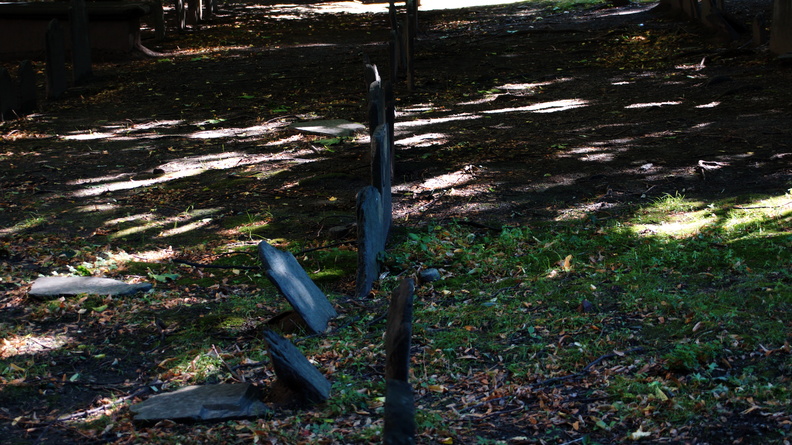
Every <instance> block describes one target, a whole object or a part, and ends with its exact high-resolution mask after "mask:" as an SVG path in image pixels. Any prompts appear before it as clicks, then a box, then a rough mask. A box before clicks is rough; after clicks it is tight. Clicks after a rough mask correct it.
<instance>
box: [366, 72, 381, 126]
mask: <svg viewBox="0 0 792 445" xmlns="http://www.w3.org/2000/svg"><path fill="white" fill-rule="evenodd" d="M367 114H368V119H369V136H372V137H373V135H374V130H376V129H377V127H378V126H379V125H380V124H382V123H383V122H385V94H384V92H383V90H382V82H381V81H374V82H371V84H370V85H369V89H368V110H367Z"/></svg>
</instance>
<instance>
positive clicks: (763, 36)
mask: <svg viewBox="0 0 792 445" xmlns="http://www.w3.org/2000/svg"><path fill="white" fill-rule="evenodd" d="M751 25H752V28H753V44H754V45H756V46H761V45H764V44H765V43H767V42H768V41H769V40H770V35H769V33H768V32H767V23H766V21H765V17H764V14H762V13H759V14H757V15H756V16H755V17H754V19H753V22H752V23H751Z"/></svg>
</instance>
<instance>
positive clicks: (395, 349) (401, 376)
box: [385, 278, 415, 382]
mask: <svg viewBox="0 0 792 445" xmlns="http://www.w3.org/2000/svg"><path fill="white" fill-rule="evenodd" d="M414 292H415V283H414V282H413V280H412V279H411V278H405V279H403V280H402V281H401V283H399V287H397V288H396V290H394V291H393V294H392V295H391V301H390V308H389V309H388V325H387V330H386V331H385V378H386V379H387V380H402V381H405V382H406V381H407V380H408V379H409V376H410V345H411V344H412V316H413V294H414Z"/></svg>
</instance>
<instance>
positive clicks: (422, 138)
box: [395, 133, 448, 148]
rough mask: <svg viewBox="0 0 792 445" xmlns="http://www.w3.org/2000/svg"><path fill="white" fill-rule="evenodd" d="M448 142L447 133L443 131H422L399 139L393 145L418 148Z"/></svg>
mask: <svg viewBox="0 0 792 445" xmlns="http://www.w3.org/2000/svg"><path fill="white" fill-rule="evenodd" d="M447 142H448V135H446V134H445V133H424V134H418V135H415V136H412V137H409V138H403V139H399V140H398V141H396V142H395V145H399V146H404V147H411V148H420V147H431V146H433V145H442V144H445V143H447Z"/></svg>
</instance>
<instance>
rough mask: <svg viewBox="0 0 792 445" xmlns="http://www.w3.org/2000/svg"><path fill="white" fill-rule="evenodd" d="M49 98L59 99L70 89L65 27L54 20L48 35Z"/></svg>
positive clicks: (46, 60)
mask: <svg viewBox="0 0 792 445" xmlns="http://www.w3.org/2000/svg"><path fill="white" fill-rule="evenodd" d="M46 39H47V40H46V54H45V56H44V59H45V62H46V70H45V71H46V74H47V98H48V99H58V98H60V97H61V96H62V95H63V93H64V92H65V91H66V88H68V80H67V77H66V76H67V75H66V45H65V43H64V41H63V40H64V36H63V27H61V25H60V22H59V21H58V19H52V21H51V22H49V25H48V26H47V34H46Z"/></svg>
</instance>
